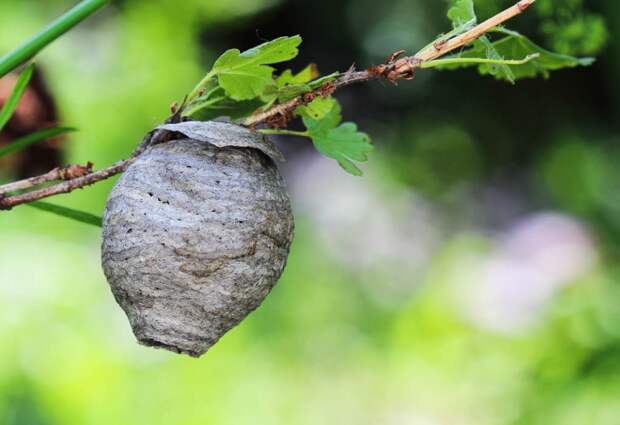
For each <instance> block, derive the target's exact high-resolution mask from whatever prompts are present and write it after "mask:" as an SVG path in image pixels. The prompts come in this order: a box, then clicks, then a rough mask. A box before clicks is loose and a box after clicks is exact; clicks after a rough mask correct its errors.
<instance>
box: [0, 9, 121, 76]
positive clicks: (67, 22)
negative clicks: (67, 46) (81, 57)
mask: <svg viewBox="0 0 620 425" xmlns="http://www.w3.org/2000/svg"><path fill="white" fill-rule="evenodd" d="M109 2H110V0H83V1H82V2H81V3H79V4H78V5H77V6H75V7H74V8H73V9H71V10H69V11H68V12H67V13H65V14H64V15H62V16H61V17H60V18H58V19H57V20H55V21H54V22H52V23H51V24H49V25H48V26H47V27H46V28H44V29H43V30H42V31H40V32H39V33H38V34H36V35H34V36H33V37H32V38H30V39H29V40H27V41H26V42H24V43H23V44H22V45H20V46H18V47H17V48H15V49H14V50H13V51H11V52H9V53H7V54H6V55H4V56H3V57H1V58H0V77H3V76H5V75H6V74H8V73H9V72H10V71H12V70H14V69H15V68H17V67H18V66H20V65H21V64H23V63H24V62H26V61H27V60H29V59H31V58H32V57H33V56H34V55H36V54H37V53H38V52H39V51H41V50H42V49H43V48H44V47H45V46H47V45H48V44H50V43H51V42H52V41H54V40H56V39H57V38H58V37H60V36H61V35H63V34H64V33H65V32H67V31H69V30H70V29H71V28H73V27H74V26H76V25H77V24H79V23H80V22H82V21H83V20H84V19H86V18H87V17H88V16H90V15H91V14H93V13H94V12H96V11H97V10H98V9H100V8H102V7H103V6H105V5H106V4H107V3H109Z"/></svg>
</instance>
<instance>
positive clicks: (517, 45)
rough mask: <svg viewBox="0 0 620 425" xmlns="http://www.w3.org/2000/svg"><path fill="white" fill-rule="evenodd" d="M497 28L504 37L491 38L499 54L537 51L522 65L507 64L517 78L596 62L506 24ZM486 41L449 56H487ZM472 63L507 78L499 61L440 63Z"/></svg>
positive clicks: (486, 72) (520, 54) (509, 55)
mask: <svg viewBox="0 0 620 425" xmlns="http://www.w3.org/2000/svg"><path fill="white" fill-rule="evenodd" d="M495 32H498V33H501V34H503V35H504V37H503V38H501V39H499V40H497V41H494V42H491V46H492V47H493V49H494V51H495V52H497V54H498V55H499V56H500V57H502V58H504V59H523V58H525V57H528V56H531V55H537V56H536V57H534V58H533V59H532V60H529V61H527V62H526V63H523V64H520V65H508V67H509V68H510V71H511V72H512V74H513V77H514V80H518V79H521V78H532V77H536V76H539V75H541V76H543V77H544V78H548V77H549V74H550V72H551V71H556V70H559V69H563V68H573V67H576V66H588V65H591V64H592V63H593V62H594V59H593V58H576V57H573V56H568V55H562V54H558V53H553V52H550V51H549V50H546V49H544V48H542V47H540V46H538V45H536V44H535V43H534V42H532V41H531V40H530V39H528V38H527V37H525V36H523V35H521V34H519V33H518V32H515V31H509V30H507V29H504V28H496V29H495ZM485 49H486V46H485V45H484V44H477V45H474V47H473V48H471V49H469V50H466V51H464V52H462V53H460V54H458V55H453V56H448V57H446V59H453V58H454V59H457V58H485V57H486V53H487V51H486V50H485ZM470 66H478V70H479V72H480V73H481V74H483V75H493V76H495V78H497V79H501V80H507V81H509V79H508V78H507V76H506V74H504V73H498V72H496V69H497V68H494V67H496V65H489V64H472V63H460V64H447V65H442V66H440V67H437V68H438V69H456V68H463V67H470Z"/></svg>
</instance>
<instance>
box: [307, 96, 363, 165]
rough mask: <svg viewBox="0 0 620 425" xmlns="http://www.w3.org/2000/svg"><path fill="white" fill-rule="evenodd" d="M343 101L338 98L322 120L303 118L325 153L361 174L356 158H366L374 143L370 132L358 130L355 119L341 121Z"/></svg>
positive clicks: (320, 150) (312, 136)
mask: <svg viewBox="0 0 620 425" xmlns="http://www.w3.org/2000/svg"><path fill="white" fill-rule="evenodd" d="M341 120H342V116H341V115H340V105H339V104H338V102H334V104H333V107H332V109H331V110H330V111H329V112H328V113H327V114H325V115H324V116H323V117H322V118H321V119H320V120H314V119H312V118H307V117H305V118H303V122H304V125H305V126H306V128H307V129H308V135H309V136H310V137H311V138H312V143H313V144H314V146H315V147H316V149H317V150H318V151H319V152H320V153H321V154H323V155H325V156H327V157H329V158H332V159H335V160H336V161H337V162H338V164H340V166H341V167H342V168H343V169H344V170H345V171H346V172H348V173H349V174H353V175H355V176H361V175H362V174H363V173H362V171H361V170H360V169H359V168H358V167H357V166H356V165H355V163H354V162H353V161H358V162H365V161H367V160H368V154H369V153H370V152H371V151H372V149H373V147H372V145H371V144H370V138H369V137H368V135H367V134H366V133H362V132H360V131H357V126H356V125H355V124H354V123H351V122H347V123H344V124H341V125H338V124H340V121H341Z"/></svg>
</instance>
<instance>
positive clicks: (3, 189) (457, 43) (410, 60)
mask: <svg viewBox="0 0 620 425" xmlns="http://www.w3.org/2000/svg"><path fill="white" fill-rule="evenodd" d="M535 1H536V0H521V1H519V2H518V3H516V4H515V5H514V6H511V7H509V8H508V9H506V10H504V11H502V12H500V13H498V14H497V15H495V16H493V17H492V18H490V19H488V20H486V21H484V22H483V23H481V24H479V25H477V26H475V27H474V28H472V29H470V30H468V31H466V32H464V33H463V34H460V35H457V36H455V37H452V38H449V39H443V40H439V41H436V42H435V43H433V44H431V45H429V46H428V47H425V48H424V49H422V50H421V51H419V52H418V53H416V54H415V55H413V56H405V57H402V55H403V54H404V53H405V52H404V51H402V50H401V51H398V52H395V53H393V54H391V55H390V56H389V57H388V59H387V60H386V62H385V63H384V64H381V65H376V66H371V67H370V68H368V69H367V70H365V71H356V70H355V69H354V68H353V67H352V68H351V69H349V71H347V72H345V73H344V74H340V75H339V76H338V77H337V78H336V79H335V80H332V81H328V82H326V83H325V84H323V86H321V87H320V88H318V89H316V90H314V91H311V92H308V93H304V94H303V95H300V96H297V97H296V98H294V99H291V100H289V101H287V102H285V103H282V104H277V105H274V106H273V107H271V108H270V109H268V110H267V111H263V112H259V113H256V114H254V115H252V116H250V117H249V118H247V119H246V120H245V121H244V122H243V125H245V126H248V127H255V126H256V125H258V124H261V123H267V124H268V125H269V124H271V126H273V127H278V123H280V124H282V123H284V124H286V122H287V121H288V119H290V118H291V117H292V116H293V114H294V112H293V111H294V110H295V108H296V107H297V106H299V105H303V104H307V103H309V102H311V101H312V100H313V99H314V98H316V97H317V96H322V97H327V96H329V95H331V94H332V93H333V92H334V91H336V90H338V89H340V88H343V87H346V86H349V85H351V84H355V83H361V82H366V81H371V80H377V79H386V80H388V81H391V82H393V83H396V81H398V80H402V79H404V80H410V79H412V78H413V75H414V73H415V71H416V70H417V69H418V68H421V67H423V65H424V64H427V63H429V62H432V61H433V60H435V59H437V58H440V57H442V56H444V55H446V54H447V53H450V52H452V51H454V50H456V49H458V48H460V47H463V46H466V45H468V44H469V43H471V42H472V41H474V40H476V39H477V38H479V37H480V36H482V35H483V34H485V33H486V32H488V31H490V30H491V29H493V28H495V27H496V26H498V25H500V24H502V23H504V22H506V21H507V20H509V19H511V18H513V17H515V16H517V15H519V14H520V13H522V12H524V11H525V9H527V8H528V7H529V6H531V5H532V4H533V3H535ZM179 120H180V110H179V111H176V112H175V113H174V114H173V115H172V116H171V117H170V118H169V119H168V120H167V121H166V122H177V121H179ZM165 140H166V136H165V135H163V134H162V133H161V132H159V131H157V130H154V131H151V132H150V133H148V134H147V135H146V136H145V138H144V140H143V141H142V143H140V145H138V147H137V148H136V150H135V151H134V153H133V154H132V156H131V157H130V158H129V159H126V160H122V161H119V162H117V163H115V164H113V165H111V166H109V167H107V168H104V169H102V170H99V171H97V172H92V164H91V163H88V164H87V165H85V166H81V165H69V166H66V167H63V168H55V169H53V170H51V171H49V172H47V173H45V174H42V175H40V176H36V177H31V178H28V179H24V180H20V181H17V182H13V183H9V184H5V185H3V186H0V210H1V209H11V208H12V207H14V206H17V205H20V204H25V203H28V202H32V201H36V200H39V199H43V198H47V197H50V196H54V195H58V194H61V193H69V192H72V191H73V190H75V189H79V188H82V187H85V186H88V185H91V184H94V183H96V182H99V181H101V180H105V179H107V178H109V177H112V176H114V175H116V174H120V173H122V172H123V171H125V170H126V169H127V167H129V165H131V164H132V163H133V162H134V161H135V160H136V158H137V157H138V156H139V155H140V154H142V152H144V151H145V150H146V148H148V147H149V146H151V145H152V144H155V143H161V142H164V141H165ZM57 180H65V181H63V182H61V183H57V184H54V185H52V186H48V187H45V188H42V189H36V190H31V191H29V192H25V193H21V194H14V195H8V194H9V193H10V192H15V191H18V190H24V189H30V188H32V187H34V186H37V185H40V184H42V183H47V182H51V181H57Z"/></svg>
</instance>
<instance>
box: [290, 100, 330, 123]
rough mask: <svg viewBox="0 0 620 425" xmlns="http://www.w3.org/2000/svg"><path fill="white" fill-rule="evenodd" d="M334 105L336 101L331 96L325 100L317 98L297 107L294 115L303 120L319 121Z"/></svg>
mask: <svg viewBox="0 0 620 425" xmlns="http://www.w3.org/2000/svg"><path fill="white" fill-rule="evenodd" d="M336 104H337V102H336V100H335V99H334V98H332V97H331V96H330V97H327V98H325V99H323V98H322V97H320V96H319V97H316V98H315V99H314V100H313V101H312V102H310V103H308V104H307V105H301V106H298V107H297V109H295V113H296V114H297V115H299V116H301V117H303V118H311V119H313V120H320V119H322V118H323V117H324V116H325V115H327V114H328V113H329V112H330V111H331V110H332V109H333V108H334V107H335V106H336Z"/></svg>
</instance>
